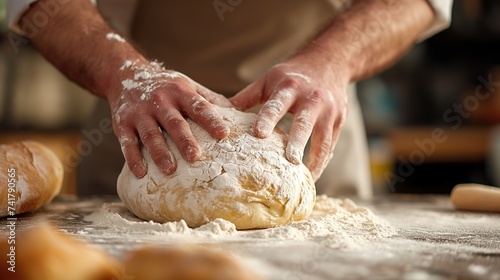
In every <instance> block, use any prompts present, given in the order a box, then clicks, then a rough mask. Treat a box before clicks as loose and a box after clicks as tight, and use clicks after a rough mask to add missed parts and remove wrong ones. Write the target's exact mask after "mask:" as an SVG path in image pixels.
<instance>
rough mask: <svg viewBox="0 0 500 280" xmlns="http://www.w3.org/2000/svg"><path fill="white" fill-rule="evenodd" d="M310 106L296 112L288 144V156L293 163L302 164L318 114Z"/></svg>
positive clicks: (286, 153)
mask: <svg viewBox="0 0 500 280" xmlns="http://www.w3.org/2000/svg"><path fill="white" fill-rule="evenodd" d="M313 112H314V111H313V110H312V108H310V107H304V108H302V109H300V110H298V111H297V113H296V114H295V116H294V118H293V121H292V126H291V128H290V137H289V139H288V143H287V146H286V152H285V155H286V158H287V159H288V160H289V161H290V162H292V163H293V164H300V163H301V162H302V157H303V155H304V149H305V147H306V144H307V140H308V139H309V136H310V135H311V132H312V129H313V124H314V121H315V119H316V115H315V114H314V113H313Z"/></svg>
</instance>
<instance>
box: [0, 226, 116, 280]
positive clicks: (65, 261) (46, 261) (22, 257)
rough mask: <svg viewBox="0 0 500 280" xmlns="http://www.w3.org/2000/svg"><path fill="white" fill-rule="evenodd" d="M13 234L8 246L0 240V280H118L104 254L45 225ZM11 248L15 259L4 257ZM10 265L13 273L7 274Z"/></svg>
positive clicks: (112, 262) (111, 263)
mask: <svg viewBox="0 0 500 280" xmlns="http://www.w3.org/2000/svg"><path fill="white" fill-rule="evenodd" d="M17 234H18V235H17V236H16V238H15V244H8V242H7V238H5V237H4V236H2V237H1V238H2V242H1V243H0V253H1V257H0V261H1V264H0V279H11V280H35V279H36V280H40V279H47V280H49V279H50V280H68V279H71V280H112V279H121V278H119V276H120V274H119V273H120V272H121V268H120V266H119V264H118V262H116V261H115V260H114V259H113V258H111V257H110V256H109V255H107V254H106V252H104V251H103V250H101V249H99V248H95V247H93V246H92V245H90V244H86V243H85V242H82V241H80V240H78V239H76V238H72V237H71V236H69V235H67V234H64V233H62V232H60V231H58V230H56V229H55V228H53V227H51V226H49V225H47V224H40V225H37V226H35V227H32V228H29V229H27V230H25V231H19V232H18V233H17ZM11 246H15V250H14V254H15V258H11V257H10V256H9V255H8V254H9V253H10V252H11V249H12V248H11ZM12 260H14V261H15V262H12ZM11 262H12V263H11ZM13 265H14V270H15V272H12V269H10V270H9V267H12V266H13Z"/></svg>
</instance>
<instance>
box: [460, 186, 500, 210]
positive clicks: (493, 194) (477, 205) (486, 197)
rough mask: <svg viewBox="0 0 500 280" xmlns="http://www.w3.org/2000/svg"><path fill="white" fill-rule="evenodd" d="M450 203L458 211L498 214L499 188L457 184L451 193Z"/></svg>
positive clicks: (499, 206)
mask: <svg viewBox="0 0 500 280" xmlns="http://www.w3.org/2000/svg"><path fill="white" fill-rule="evenodd" d="M451 202H452V203H453V206H455V208H457V209H460V210H469V211H487V212H500V188H495V187H491V186H485V185H480V184H458V185H456V186H455V187H454V188H453V190H452V191H451Z"/></svg>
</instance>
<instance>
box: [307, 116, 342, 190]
mask: <svg viewBox="0 0 500 280" xmlns="http://www.w3.org/2000/svg"><path fill="white" fill-rule="evenodd" d="M334 124H335V123H334V119H333V118H329V117H325V118H320V119H319V120H318V122H317V124H316V127H315V128H314V129H313V132H312V137H311V149H310V151H309V159H308V162H307V167H308V168H309V170H310V171H311V174H312V176H313V179H314V181H316V180H318V179H319V177H320V176H321V173H323V170H324V169H325V167H326V165H327V164H328V162H329V161H330V159H331V156H332V155H333V153H332V152H333V147H334V143H335V142H336V139H335V138H337V139H338V135H339V134H340V129H338V127H335V129H334Z"/></svg>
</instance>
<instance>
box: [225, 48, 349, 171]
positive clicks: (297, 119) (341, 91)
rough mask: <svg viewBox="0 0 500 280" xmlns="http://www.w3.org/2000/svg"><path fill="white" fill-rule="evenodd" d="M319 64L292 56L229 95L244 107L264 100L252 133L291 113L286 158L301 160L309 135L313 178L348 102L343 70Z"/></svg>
mask: <svg viewBox="0 0 500 280" xmlns="http://www.w3.org/2000/svg"><path fill="white" fill-rule="evenodd" d="M319 65H320V64H316V63H314V61H310V60H308V59H305V58H299V57H295V58H293V59H291V60H289V61H287V62H285V63H282V64H278V65H276V66H274V67H273V68H271V69H270V70H269V71H268V72H267V73H266V74H265V75H263V76H262V77H261V78H259V79H258V80H257V81H255V82H254V83H252V84H251V85H249V86H248V87H246V88H245V89H243V90H242V91H241V92H239V93H238V94H237V95H236V96H234V97H233V98H231V99H230V100H231V102H232V103H233V104H234V105H235V106H236V107H238V108H240V109H242V110H247V109H250V108H252V107H254V106H256V105H259V104H263V106H262V108H261V110H260V112H259V115H258V118H257V120H256V122H255V126H254V131H255V134H256V135H257V136H259V137H262V138H264V137H267V136H268V135H269V134H270V133H271V132H272V131H273V129H274V127H275V126H276V124H277V123H278V121H279V120H280V119H281V118H283V116H284V115H285V114H286V113H287V112H289V113H291V114H293V115H294V118H293V122H292V126H291V128H290V132H289V136H290V137H289V140H288V143H287V146H286V157H287V159H288V160H289V161H291V162H292V163H295V164H299V163H300V162H301V161H302V158H303V155H304V149H305V146H306V144H307V141H308V140H309V138H310V137H311V136H312V138H311V150H310V153H309V159H308V162H307V167H308V168H309V169H310V170H311V173H312V175H313V177H314V179H315V180H317V179H318V178H319V176H320V175H321V173H322V172H323V170H324V169H325V167H326V165H327V164H328V162H329V161H330V159H331V157H332V155H333V149H334V147H335V144H336V142H337V139H338V136H339V133H340V129H341V127H342V125H343V123H344V120H345V118H346V115H347V103H348V98H347V84H348V79H347V75H339V74H338V72H336V71H334V70H333V68H332V67H319Z"/></svg>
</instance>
